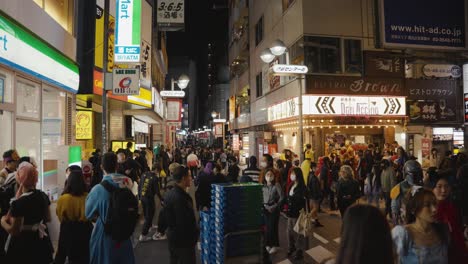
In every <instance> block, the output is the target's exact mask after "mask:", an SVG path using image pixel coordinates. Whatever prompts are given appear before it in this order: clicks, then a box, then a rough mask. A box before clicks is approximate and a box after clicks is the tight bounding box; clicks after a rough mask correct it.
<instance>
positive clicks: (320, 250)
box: [306, 246, 334, 263]
mask: <svg viewBox="0 0 468 264" xmlns="http://www.w3.org/2000/svg"><path fill="white" fill-rule="evenodd" d="M306 253H307V254H308V255H309V256H311V257H312V258H313V259H314V260H315V261H317V262H318V263H321V262H322V261H324V260H326V259H329V258H332V257H333V256H334V255H333V253H331V252H330V251H328V250H327V249H325V248H324V247H322V246H316V247H314V248H311V249H309V250H307V251H306Z"/></svg>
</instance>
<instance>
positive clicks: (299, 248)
mask: <svg viewBox="0 0 468 264" xmlns="http://www.w3.org/2000/svg"><path fill="white" fill-rule="evenodd" d="M289 177H290V181H291V183H290V185H289V188H288V191H287V203H288V209H287V211H286V216H287V217H288V224H287V228H286V236H287V238H288V248H289V250H288V257H289V256H293V255H294V256H293V257H294V259H295V260H300V259H303V258H304V256H303V250H304V248H305V242H306V241H305V240H306V239H305V237H304V236H303V235H299V234H297V233H296V232H294V226H295V225H296V222H297V219H298V217H299V214H300V211H301V210H302V209H304V208H305V206H306V203H307V197H306V195H307V189H306V185H305V183H304V177H303V176H302V170H301V168H297V167H296V168H293V169H292V171H291V174H290V176H289Z"/></svg>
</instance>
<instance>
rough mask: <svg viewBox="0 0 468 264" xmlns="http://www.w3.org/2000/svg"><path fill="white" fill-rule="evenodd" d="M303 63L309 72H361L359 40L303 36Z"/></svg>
mask: <svg viewBox="0 0 468 264" xmlns="http://www.w3.org/2000/svg"><path fill="white" fill-rule="evenodd" d="M304 64H305V65H307V67H308V68H309V72H310V73H329V74H341V73H361V72H362V50H361V41H360V40H355V39H342V38H331V37H313V36H305V37H304Z"/></svg>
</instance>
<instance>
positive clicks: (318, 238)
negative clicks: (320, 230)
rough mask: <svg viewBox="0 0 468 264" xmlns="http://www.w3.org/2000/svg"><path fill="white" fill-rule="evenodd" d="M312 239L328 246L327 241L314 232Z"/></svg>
mask: <svg viewBox="0 0 468 264" xmlns="http://www.w3.org/2000/svg"><path fill="white" fill-rule="evenodd" d="M314 237H315V238H316V239H317V240H319V241H320V242H322V243H324V244H328V240H326V239H325V238H324V237H322V236H320V235H319V234H317V233H315V232H314Z"/></svg>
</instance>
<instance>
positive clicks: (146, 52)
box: [140, 40, 151, 89]
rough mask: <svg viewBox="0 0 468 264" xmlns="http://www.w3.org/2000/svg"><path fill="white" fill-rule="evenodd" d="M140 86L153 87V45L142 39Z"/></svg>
mask: <svg viewBox="0 0 468 264" xmlns="http://www.w3.org/2000/svg"><path fill="white" fill-rule="evenodd" d="M140 86H141V87H143V88H147V89H151V45H150V44H149V43H148V42H146V41H145V40H142V41H141V65H140Z"/></svg>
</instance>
